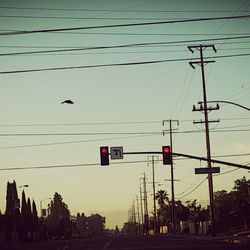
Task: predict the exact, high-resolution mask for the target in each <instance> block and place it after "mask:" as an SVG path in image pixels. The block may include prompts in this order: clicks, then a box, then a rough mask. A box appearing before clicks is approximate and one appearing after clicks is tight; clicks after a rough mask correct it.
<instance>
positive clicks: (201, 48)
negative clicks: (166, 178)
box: [188, 45, 217, 236]
mask: <svg viewBox="0 0 250 250" xmlns="http://www.w3.org/2000/svg"><path fill="white" fill-rule="evenodd" d="M207 48H212V49H213V50H214V52H215V53H216V52H217V51H216V49H215V47H214V45H195V46H188V49H189V50H190V51H191V52H192V53H194V50H198V51H199V52H200V60H199V61H192V62H189V64H190V66H191V67H192V68H195V67H194V64H198V65H199V66H200V67H201V74H202V89H203V103H204V107H203V106H201V107H200V109H196V108H195V107H194V108H193V111H204V117H205V131H206V147H207V159H208V161H207V165H208V168H211V167H212V166H211V151H210V139H209V121H208V111H210V110H212V109H213V108H208V107H207V96H206V82H205V73H204V65H206V64H208V63H214V62H215V61H211V60H204V57H203V51H204V50H205V49H207ZM215 109H216V108H215ZM208 188H209V200H210V220H211V234H212V236H215V234H216V230H215V215H214V194H213V177H212V174H211V173H210V174H208Z"/></svg>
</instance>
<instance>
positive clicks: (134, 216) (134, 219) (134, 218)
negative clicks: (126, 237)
mask: <svg viewBox="0 0 250 250" xmlns="http://www.w3.org/2000/svg"><path fill="white" fill-rule="evenodd" d="M132 215H133V222H134V230H135V234H137V226H136V213H135V200H133V206H132Z"/></svg>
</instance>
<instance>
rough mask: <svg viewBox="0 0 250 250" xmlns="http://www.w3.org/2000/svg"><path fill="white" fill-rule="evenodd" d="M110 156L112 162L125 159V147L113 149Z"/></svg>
mask: <svg viewBox="0 0 250 250" xmlns="http://www.w3.org/2000/svg"><path fill="white" fill-rule="evenodd" d="M110 155H111V160H120V159H123V147H111V148H110Z"/></svg>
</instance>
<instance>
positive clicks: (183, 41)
mask: <svg viewBox="0 0 250 250" xmlns="http://www.w3.org/2000/svg"><path fill="white" fill-rule="evenodd" d="M248 38H250V35H249V36H237V37H220V38H208V39H195V40H180V41H168V42H153V43H132V44H123V45H112V46H94V47H81V48H67V49H56V50H41V51H24V52H12V53H2V54H0V56H16V55H27V54H44V53H46V54H47V53H58V52H73V51H85V50H103V49H119V48H131V47H145V46H152V45H171V44H181V43H187V44H190V43H196V42H209V41H213V42H214V41H222V40H235V39H248Z"/></svg>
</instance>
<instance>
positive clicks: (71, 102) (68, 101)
mask: <svg viewBox="0 0 250 250" xmlns="http://www.w3.org/2000/svg"><path fill="white" fill-rule="evenodd" d="M64 103H67V104H74V102H73V101H71V100H65V101H63V102H61V104H64Z"/></svg>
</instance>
